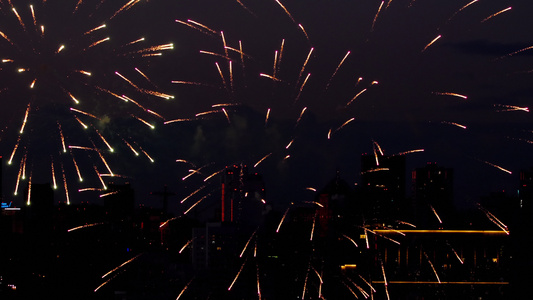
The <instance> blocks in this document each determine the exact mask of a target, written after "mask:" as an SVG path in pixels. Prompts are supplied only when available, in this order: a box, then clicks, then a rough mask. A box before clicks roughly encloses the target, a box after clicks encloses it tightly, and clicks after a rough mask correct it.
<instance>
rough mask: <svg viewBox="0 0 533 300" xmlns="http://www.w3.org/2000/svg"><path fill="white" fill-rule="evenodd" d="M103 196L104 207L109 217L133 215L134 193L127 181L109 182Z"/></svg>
mask: <svg viewBox="0 0 533 300" xmlns="http://www.w3.org/2000/svg"><path fill="white" fill-rule="evenodd" d="M103 198H104V209H105V211H106V213H107V214H108V215H109V217H110V218H111V219H123V218H126V217H131V216H132V215H133V208H134V202H135V193H134V190H133V189H132V188H131V186H130V184H129V183H126V184H109V185H108V191H107V193H106V195H105V196H104V197H103Z"/></svg>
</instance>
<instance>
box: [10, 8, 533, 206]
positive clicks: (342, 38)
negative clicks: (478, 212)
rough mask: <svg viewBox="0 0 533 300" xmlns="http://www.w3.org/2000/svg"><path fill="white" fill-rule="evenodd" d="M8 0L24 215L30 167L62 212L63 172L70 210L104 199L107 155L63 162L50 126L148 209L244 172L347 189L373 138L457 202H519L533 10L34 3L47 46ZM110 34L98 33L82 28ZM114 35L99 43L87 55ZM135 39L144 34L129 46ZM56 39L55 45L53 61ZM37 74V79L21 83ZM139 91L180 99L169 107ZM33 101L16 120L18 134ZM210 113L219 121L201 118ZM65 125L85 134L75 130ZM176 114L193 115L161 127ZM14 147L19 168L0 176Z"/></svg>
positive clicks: (282, 184) (275, 187)
mask: <svg viewBox="0 0 533 300" xmlns="http://www.w3.org/2000/svg"><path fill="white" fill-rule="evenodd" d="M7 2H8V1H0V3H1V4H0V7H1V11H0V14H2V16H1V17H2V18H1V19H0V31H1V32H2V33H4V35H5V36H6V37H7V38H8V39H6V38H2V37H0V56H1V57H2V58H9V59H13V62H12V63H9V62H8V63H3V64H2V69H1V70H0V76H1V79H2V81H1V83H0V84H1V86H0V99H1V100H0V101H1V103H2V109H1V112H0V118H1V119H0V120H1V122H2V129H3V131H2V136H1V138H2V139H1V140H0V147H1V149H2V155H3V156H4V166H3V168H4V179H3V186H4V191H3V194H4V198H5V199H7V200H10V199H14V200H15V202H16V203H18V205H22V203H23V202H24V199H23V197H22V196H21V195H22V193H19V196H17V197H14V198H13V197H12V196H11V195H12V193H13V190H14V189H15V181H16V180H15V179H16V177H17V174H18V172H19V166H20V165H21V160H23V159H24V157H26V162H27V166H28V167H27V172H28V174H29V173H30V172H31V174H32V181H33V182H39V183H40V182H47V181H51V165H52V162H53V164H54V167H55V172H56V173H55V174H56V179H57V181H58V182H60V188H58V191H57V192H56V199H57V200H58V201H64V198H65V194H64V187H63V181H62V177H61V176H62V175H61V166H63V169H64V170H65V178H66V180H67V185H68V187H69V191H70V197H71V201H72V202H79V201H81V200H80V199H91V200H89V201H94V202H98V201H100V199H99V198H98V195H99V193H97V192H83V193H77V192H76V191H77V190H78V189H80V188H86V187H97V188H99V187H101V185H100V182H99V180H98V179H97V177H96V172H95V168H96V170H98V171H99V172H100V173H107V170H106V167H105V165H104V164H103V162H102V159H101V158H100V157H99V155H98V153H97V152H96V151H94V150H79V149H72V155H70V154H68V153H67V154H65V153H61V142H60V133H59V127H58V123H59V124H61V129H62V131H63V134H64V136H65V139H66V144H67V145H71V146H86V147H94V146H96V147H97V148H98V149H100V150H101V154H102V156H103V157H104V158H105V159H106V161H107V162H108V163H109V165H110V167H111V168H112V169H113V171H114V173H117V174H123V175H125V176H127V177H128V178H127V179H126V180H129V181H131V182H132V184H133V187H134V188H135V189H136V190H137V200H138V202H140V203H147V204H154V205H158V202H157V199H156V198H154V197H153V196H150V195H149V192H150V191H154V190H161V189H162V186H163V185H164V184H167V185H169V187H170V189H171V190H173V191H175V192H176V193H177V194H178V196H177V197H175V202H176V203H177V202H178V201H179V200H180V199H182V198H184V197H185V196H187V195H188V194H190V193H191V192H193V191H195V190H197V189H198V188H199V187H201V186H203V185H207V187H206V188H205V189H204V192H205V193H208V192H212V193H213V194H216V193H217V191H216V179H214V182H213V181H207V183H205V182H204V181H203V179H204V178H205V177H206V176H208V175H210V174H212V173H214V172H216V171H218V170H220V169H222V168H223V167H224V166H225V165H227V164H233V163H241V162H242V163H244V164H247V165H248V166H249V167H250V169H251V170H252V171H257V172H259V173H261V174H263V175H264V179H265V181H266V184H267V199H266V200H267V201H271V202H272V203H276V204H280V205H284V204H286V203H287V202H289V201H306V200H309V197H313V194H312V193H311V192H309V191H308V190H306V189H305V188H306V187H314V188H317V189H320V188H321V187H323V186H324V185H325V184H326V183H327V182H328V181H329V180H331V179H333V178H334V176H335V171H336V170H340V172H341V177H343V179H345V180H346V181H348V182H350V183H356V182H357V181H358V174H359V172H360V164H359V162H360V155H361V153H364V152H371V151H372V142H373V141H375V142H377V143H378V144H379V145H380V146H381V147H382V148H383V149H384V150H385V153H386V154H395V153H401V152H405V151H409V150H415V149H424V152H417V153H412V154H408V157H407V163H408V170H411V169H412V168H415V167H421V166H423V165H424V164H425V163H426V162H428V161H431V162H437V163H438V164H440V165H443V166H445V167H449V168H454V170H455V175H456V178H455V181H456V202H457V203H462V204H465V203H471V202H475V201H477V198H478V197H479V196H480V195H485V194H487V193H489V192H490V191H498V190H502V189H505V190H507V191H508V192H509V193H515V191H514V190H515V189H516V187H517V185H518V174H519V171H520V170H521V169H525V168H529V167H530V166H533V159H532V157H531V155H530V151H531V141H533V133H532V130H533V128H532V127H533V126H532V123H531V115H530V113H529V112H526V111H524V110H523V109H517V108H525V107H529V106H530V103H531V97H532V90H531V80H532V79H533V75H532V72H533V50H529V49H528V47H530V46H533V36H532V35H531V32H530V30H529V29H530V28H532V25H533V24H532V23H533V19H532V18H531V17H530V16H531V15H532V14H533V4H532V3H531V1H527V0H514V1H511V0H509V1H504V0H502V1H488V0H485V1H483V0H480V1H436V0H416V1H413V0H392V1H384V2H382V1H379V0H365V1H348V0H328V1H325V0H320V1H319V0H313V1H309V0H292V1H289V0H285V1H282V2H281V3H282V4H283V5H284V7H285V8H286V9H287V11H288V13H287V12H285V11H284V9H283V8H282V7H281V6H280V5H279V4H278V2H276V1H275V0H261V1H245V0H241V1H240V3H241V4H242V5H240V4H239V1H236V0H235V1H231V0H227V1H219V0H217V1H214V0H206V1H198V0H195V1H162V0H160V1H154V0H152V1H148V2H146V1H141V2H139V3H138V4H135V5H134V6H133V7H126V9H124V10H123V11H121V12H120V13H119V14H117V15H116V16H114V17H113V15H114V13H115V12H117V11H119V10H120V9H121V7H122V5H123V4H122V3H121V2H124V3H127V2H128V1H110V0H109V1H103V2H102V4H99V3H100V2H101V1H83V3H82V5H81V6H80V7H79V8H78V10H77V11H75V9H74V8H75V5H76V3H77V2H78V1H74V0H73V1H64V0H61V1H59V0H56V1H51V0H49V1H46V4H43V3H41V2H39V3H38V4H35V6H34V11H35V15H36V20H37V22H36V23H37V24H45V25H46V27H45V28H46V29H45V34H44V37H41V36H40V34H39V33H38V31H36V29H38V28H35V27H34V25H33V18H32V15H31V11H30V9H29V8H28V7H27V4H24V3H25V1H12V2H13V4H14V6H15V8H16V9H17V12H18V13H19V15H20V16H21V19H22V20H23V24H24V26H22V24H21V23H20V22H19V21H18V19H17V18H16V15H15V14H14V13H13V11H12V9H11V7H10V6H9V4H8V3H7ZM20 3H23V4H20ZM508 7H512V9H510V10H508V11H504V12H502V11H503V10H504V9H506V8H508ZM498 12H501V13H500V14H498V15H495V16H494V17H491V18H489V17H490V16H491V15H494V14H496V13H498ZM289 14H290V15H289ZM487 18H488V19H487ZM176 20H179V21H181V22H183V23H186V24H189V26H187V25H186V24H183V23H179V22H176ZM103 23H105V24H106V28H104V29H101V30H97V31H95V32H93V33H90V34H85V33H86V32H88V31H89V30H90V29H93V28H96V27H97V26H99V25H101V24H103ZM198 24H201V25H204V26H205V27H207V28H205V27H201V26H200V25H198ZM300 24H301V26H302V27H303V29H304V30H302V27H300V26H299V25H300ZM211 30H212V31H214V32H211ZM221 32H223V37H224V40H225V42H226V45H227V46H228V47H230V48H233V49H239V47H240V45H242V49H243V52H244V54H243V55H244V57H245V58H244V63H242V62H241V55H240V54H239V53H238V52H236V51H234V50H232V49H226V51H227V53H228V56H227V57H224V56H225V55H226V54H225V49H224V47H223V45H224V44H223V39H222V34H221ZM306 35H307V36H306ZM108 36H109V37H110V40H109V41H105V42H102V43H101V44H99V45H96V46H94V47H91V46H90V45H91V44H92V43H94V42H97V41H100V40H102V39H104V38H106V37H108ZM437 36H440V38H439V39H437V40H436V41H435V42H434V43H433V44H431V45H430V42H432V41H433V40H434V39H435V38H436V37H437ZM140 37H144V38H145V40H144V41H143V42H139V43H135V44H132V45H128V43H129V42H131V41H134V40H137V39H138V38H140ZM282 41H284V42H283V51H281V45H282ZM167 43H173V45H174V49H173V50H169V51H163V55H162V56H160V57H142V54H144V53H151V52H142V51H141V52H139V50H141V49H146V48H148V47H149V46H152V45H161V44H167ZM61 44H65V45H66V47H65V50H63V51H61V52H60V53H55V51H56V50H57V49H58V47H59V45H61ZM311 49H313V50H312V52H311V55H310V56H309V60H308V61H307V63H306V58H307V57H308V54H309V53H310V51H311ZM521 50H523V51H521ZM201 51H205V52H209V53H214V54H206V53H201ZM276 51H278V54H277V55H278V56H277V58H278V62H277V64H276V76H275V77H276V78H277V80H272V79H269V78H267V77H265V76H260V75H259V74H261V73H263V74H267V75H270V76H273V75H274V74H273V72H274V60H275V57H276V56H275V55H276V54H275V53H276ZM348 51H350V53H349V55H348V56H346V54H347V53H348ZM280 53H281V59H280ZM345 56H346V59H345V60H344V61H343V64H342V65H340V62H341V60H342V59H343V58H344V57H345ZM229 61H231V68H230V63H229ZM217 64H218V66H219V68H220V73H219V71H218V69H217ZM304 64H305V68H304ZM339 66H340V67H339ZM337 67H338V69H337ZM18 68H28V69H29V71H27V72H22V73H19V72H17V69H18ZM135 68H138V69H139V70H141V71H142V72H143V74H144V75H146V77H147V78H148V79H149V80H148V79H147V78H145V77H143V76H141V75H140V73H139V72H137V71H136V70H135ZM336 69H337V71H336ZM79 70H89V71H91V73H92V75H91V76H90V77H88V76H84V75H82V74H80V73H79V72H77V71H79ZM230 70H231V75H230ZM115 72H119V73H120V74H121V75H123V76H124V77H125V78H128V79H129V80H131V82H132V84H129V83H128V82H127V81H126V80H124V79H123V78H121V77H119V76H118V75H117V74H116V73H115ZM221 74H222V76H221ZM308 74H310V75H309V77H308V80H307V81H305V79H306V78H307V76H308ZM333 74H335V76H333ZM222 77H223V79H222ZM34 78H36V79H37V80H36V86H35V87H34V88H33V89H29V88H28V86H29V84H30V83H31V82H32V80H33V79H34ZM359 78H362V79H359ZM172 81H174V82H176V81H183V82H188V83H189V84H183V83H182V84H178V83H172ZM304 82H305V85H303V83H304ZM146 90H150V91H160V92H164V93H168V94H171V95H173V96H174V98H173V99H170V100H163V99H161V98H158V97H154V96H151V95H149V94H147V93H146V92H142V91H146ZM106 91H108V92H106ZM111 92H112V93H114V94H116V95H118V96H122V95H126V96H128V97H130V98H132V99H135V101H136V102H137V103H139V104H140V105H141V106H143V107H145V108H146V109H149V110H152V111H154V112H157V113H158V114H159V115H160V116H161V117H162V118H161V117H158V116H156V115H155V114H151V113H149V112H147V111H146V110H143V109H141V108H140V107H139V106H137V105H134V104H132V103H131V102H129V103H125V102H123V101H122V100H120V99H118V98H117V97H116V96H113V95H112V94H111ZM68 93H71V94H73V95H75V96H76V97H77V98H79V100H80V104H78V105H75V104H73V101H72V100H71V98H70V96H69V94H68ZM358 94H359V96H357V97H356V98H355V99H354V97H355V96H356V95H358ZM454 94H457V95H464V96H467V98H466V99H464V98H462V97H458V96H457V95H454ZM352 99H354V100H353V101H352ZM28 103H31V106H30V115H29V118H28V123H27V127H26V128H25V132H24V133H23V134H22V135H19V131H20V128H21V124H22V120H23V119H24V114H25V111H26V108H27V105H28ZM221 103H226V104H227V103H229V104H232V106H226V107H225V110H226V113H227V117H226V115H225V114H224V112H223V111H222V110H221V108H220V107H215V108H213V105H215V104H221ZM348 103H349V105H347V104H348ZM71 107H72V108H75V109H78V110H81V111H84V112H86V113H88V114H91V115H93V116H95V117H96V118H94V117H92V116H89V115H87V114H82V113H79V112H72V111H71V110H70V108H71ZM304 108H306V110H305V112H304V113H303V115H302V116H301V118H299V117H300V114H301V112H302V110H303V109H304ZM269 109H270V114H269V118H268V120H267V122H265V120H266V116H267V112H268V111H269ZM211 110H216V112H214V113H210V114H206V115H204V116H199V117H197V116H196V114H198V113H201V112H207V111H211ZM73 116H77V117H78V118H79V119H80V121H82V122H84V123H85V124H87V125H88V126H89V128H88V129H86V130H83V129H81V125H80V123H79V122H78V121H77V120H76V119H75V118H74V117H73ZM133 116H136V117H138V118H141V119H143V120H145V121H148V122H150V123H151V124H153V125H155V129H153V130H152V129H150V128H149V127H148V126H146V125H145V124H143V123H142V122H141V121H139V119H136V118H135V117H133ZM352 118H353V121H350V122H349V123H347V124H345V122H347V121H348V120H351V119H352ZM176 119H190V120H189V121H182V122H174V123H170V124H166V125H165V124H164V122H165V121H170V120H176ZM90 124H92V125H90ZM343 124H345V126H342V125H343ZM459 125H461V126H466V129H464V128H462V127H461V126H459ZM330 130H331V131H332V132H333V134H332V135H331V136H330V139H328V132H329V131H330ZM98 133H100V134H101V135H102V136H104V137H105V138H106V140H107V141H108V142H109V143H110V144H112V145H113V147H114V149H115V151H114V152H113V153H111V152H109V150H108V149H107V146H106V145H105V144H104V143H103V140H102V139H101V138H100V137H99V135H98ZM19 136H20V143H19V146H18V148H17V151H16V152H15V156H14V159H13V164H12V165H11V166H7V165H6V161H7V160H8V159H9V157H10V156H11V153H12V151H13V148H14V147H15V145H16V143H17V138H18V137H19ZM291 140H293V143H292V144H291V146H290V147H289V148H286V146H287V145H288V144H289V143H290V141H291ZM125 141H127V142H128V143H129V144H130V145H132V147H133V148H134V149H136V151H137V152H138V153H140V155H139V156H138V157H136V156H135V155H134V154H133V152H132V151H131V150H130V149H129V148H128V146H127V145H126V143H125ZM93 143H94V146H93ZM141 149H143V150H145V151H146V153H148V154H149V155H150V157H151V158H153V159H154V160H155V162H154V163H151V162H150V160H149V159H148V157H147V156H145V155H143V154H142V152H141ZM270 153H272V154H271V155H270V156H269V157H268V158H266V159H265V160H264V161H263V162H261V164H259V165H258V166H257V168H253V165H254V164H255V163H256V162H258V161H259V160H260V159H261V158H263V157H264V156H265V155H267V154H270ZM287 155H290V157H289V158H288V159H285V157H286V156H287ZM72 157H74V158H75V160H76V162H77V163H78V164H79V168H80V171H81V173H82V176H83V178H84V181H83V182H81V183H79V182H78V176H77V175H76V170H75V167H74V163H73V160H72ZM178 159H183V160H186V161H188V162H190V163H191V164H194V166H191V165H190V164H188V163H181V162H176V160H178ZM496 166H500V167H502V168H504V169H505V170H509V171H510V172H512V174H509V173H508V172H505V171H503V170H501V169H499V168H497V167H496ZM200 167H203V168H202V169H201V170H200V173H201V174H195V175H192V176H190V177H188V178H187V179H186V180H182V178H183V177H185V176H186V175H187V174H189V169H194V168H200ZM27 181H28V180H27V179H26V181H23V184H24V185H26V184H27ZM205 193H204V194H205ZM201 196H202V195H201V193H198V197H197V198H196V199H199V197H201ZM178 198H179V199H178ZM94 199H96V200H94ZM176 203H174V208H177V209H180V207H178V204H176ZM192 203H193V202H190V204H192ZM184 205H186V204H184ZM181 209H184V208H181Z"/></svg>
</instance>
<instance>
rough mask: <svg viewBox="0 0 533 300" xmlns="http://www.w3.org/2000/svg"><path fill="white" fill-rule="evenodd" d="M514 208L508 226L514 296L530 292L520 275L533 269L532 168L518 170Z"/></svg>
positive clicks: (527, 284)
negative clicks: (511, 253) (516, 198)
mask: <svg viewBox="0 0 533 300" xmlns="http://www.w3.org/2000/svg"><path fill="white" fill-rule="evenodd" d="M512 206H513V207H514V214H513V219H512V222H511V224H510V229H511V230H510V232H511V239H512V243H513V246H512V249H513V266H512V272H511V274H513V277H512V279H511V284H512V288H513V289H512V290H513V291H514V292H515V296H520V295H524V293H527V292H528V291H529V290H530V285H531V284H530V282H529V281H528V280H527V277H525V276H523V275H520V274H524V272H528V270H531V267H533V258H532V257H531V253H532V251H533V237H532V236H531V226H532V225H533V167H532V168H529V169H527V170H520V179H519V187H518V202H517V203H516V204H515V205H512Z"/></svg>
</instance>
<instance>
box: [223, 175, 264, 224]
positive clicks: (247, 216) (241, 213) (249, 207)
mask: <svg viewBox="0 0 533 300" xmlns="http://www.w3.org/2000/svg"><path fill="white" fill-rule="evenodd" d="M220 188H221V201H220V221H221V222H237V223H249V224H252V225H253V224H257V225H258V224H260V223H261V220H262V215H263V211H264V209H265V200H264V196H265V185H264V182H263V178H262V176H261V175H259V174H257V173H254V174H249V173H248V168H247V167H246V166H244V165H233V166H229V167H226V169H225V170H224V173H223V174H222V182H221V187H220Z"/></svg>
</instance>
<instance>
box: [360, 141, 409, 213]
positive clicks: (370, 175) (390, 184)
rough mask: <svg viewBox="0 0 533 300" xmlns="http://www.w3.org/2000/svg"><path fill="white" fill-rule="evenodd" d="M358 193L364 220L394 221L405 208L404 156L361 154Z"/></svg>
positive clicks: (379, 153) (376, 152)
mask: <svg viewBox="0 0 533 300" xmlns="http://www.w3.org/2000/svg"><path fill="white" fill-rule="evenodd" d="M360 189H361V192H362V196H363V201H364V202H365V204H366V205H365V206H366V215H367V217H368V218H373V219H380V220H383V219H390V218H397V217H398V216H397V214H398V213H399V212H400V211H401V210H402V209H403V208H404V207H405V156H403V155H393V156H387V155H384V154H382V153H381V152H379V151H375V153H373V154H363V155H362V156H361V186H360Z"/></svg>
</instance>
